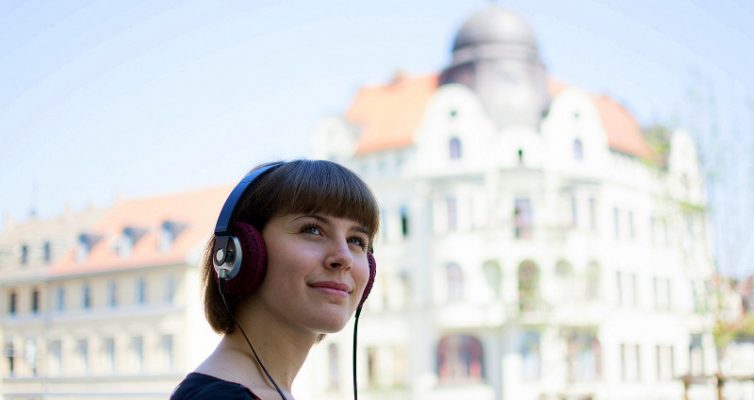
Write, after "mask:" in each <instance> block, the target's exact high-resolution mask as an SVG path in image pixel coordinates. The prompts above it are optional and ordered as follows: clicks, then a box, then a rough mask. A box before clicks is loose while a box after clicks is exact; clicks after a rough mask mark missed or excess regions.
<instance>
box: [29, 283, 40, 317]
mask: <svg viewBox="0 0 754 400" xmlns="http://www.w3.org/2000/svg"><path fill="white" fill-rule="evenodd" d="M31 312H32V314H39V289H34V290H33V291H32V292H31Z"/></svg>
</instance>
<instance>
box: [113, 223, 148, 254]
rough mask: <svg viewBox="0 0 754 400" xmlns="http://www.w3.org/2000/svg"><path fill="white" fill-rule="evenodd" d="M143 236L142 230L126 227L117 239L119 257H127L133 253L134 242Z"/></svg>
mask: <svg viewBox="0 0 754 400" xmlns="http://www.w3.org/2000/svg"><path fill="white" fill-rule="evenodd" d="M143 235H144V230H143V229H138V228H134V227H132V226H127V227H125V228H123V232H122V233H121V235H120V238H119V239H118V247H117V251H118V254H119V255H120V256H121V257H128V256H130V255H131V253H132V252H133V249H134V246H135V245H136V242H137V241H138V240H139V239H140V238H141V237H142V236H143Z"/></svg>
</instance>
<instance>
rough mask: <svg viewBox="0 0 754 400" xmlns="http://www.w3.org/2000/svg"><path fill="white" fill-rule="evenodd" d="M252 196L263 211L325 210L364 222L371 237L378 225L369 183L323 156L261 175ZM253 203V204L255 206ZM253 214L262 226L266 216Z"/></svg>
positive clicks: (329, 213)
mask: <svg viewBox="0 0 754 400" xmlns="http://www.w3.org/2000/svg"><path fill="white" fill-rule="evenodd" d="M254 192H256V193H254V194H253V195H252V196H251V198H256V200H257V202H259V203H258V204H256V205H255V206H256V207H259V208H261V209H262V210H267V212H262V213H261V214H263V215H267V216H272V215H285V214H313V213H322V214H326V215H330V216H333V217H338V218H348V219H351V220H353V221H356V222H357V223H359V224H361V225H363V226H364V228H366V229H367V231H368V232H369V234H370V236H371V237H374V235H375V234H376V232H377V229H378V227H379V207H378V205H377V201H376V200H375V199H374V196H373V195H372V192H371V191H370V190H369V188H368V187H367V185H366V183H364V181H362V180H361V178H359V177H358V176H357V175H356V174H354V173H353V172H352V171H350V170H348V169H347V168H345V167H343V166H341V165H339V164H336V163H333V162H330V161H324V160H298V161H292V162H288V163H286V164H283V165H281V166H280V167H278V168H276V169H275V170H273V171H271V172H270V173H269V174H268V175H267V176H264V177H262V178H261V179H260V182H259V185H258V186H257V187H256V188H255V190H254ZM253 207H254V205H252V208H253ZM249 217H251V218H250V219H251V220H252V223H253V224H254V225H255V226H257V227H258V228H259V229H261V228H263V227H264V226H265V225H266V223H267V220H266V219H265V220H259V219H257V218H254V217H253V216H251V215H249Z"/></svg>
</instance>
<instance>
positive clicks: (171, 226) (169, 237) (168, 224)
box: [157, 220, 185, 252]
mask: <svg viewBox="0 0 754 400" xmlns="http://www.w3.org/2000/svg"><path fill="white" fill-rule="evenodd" d="M184 228H185V225H184V224H181V223H179V222H175V221H171V220H166V221H164V222H163V223H162V225H160V238H159V241H158V242H157V246H158V248H159V250H160V251H162V252H164V251H168V250H170V249H171V248H172V247H173V243H174V242H175V239H176V238H177V237H178V235H179V234H180V233H181V231H183V229H184Z"/></svg>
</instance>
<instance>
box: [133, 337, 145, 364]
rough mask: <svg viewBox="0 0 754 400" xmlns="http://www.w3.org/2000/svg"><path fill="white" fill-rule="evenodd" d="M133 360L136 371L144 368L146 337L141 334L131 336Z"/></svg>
mask: <svg viewBox="0 0 754 400" xmlns="http://www.w3.org/2000/svg"><path fill="white" fill-rule="evenodd" d="M131 360H132V361H133V369H134V370H135V371H136V372H142V371H143V370H144V338H142V337H141V336H134V337H132V338H131Z"/></svg>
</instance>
